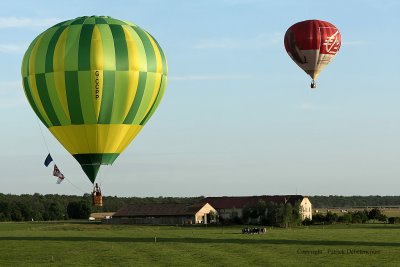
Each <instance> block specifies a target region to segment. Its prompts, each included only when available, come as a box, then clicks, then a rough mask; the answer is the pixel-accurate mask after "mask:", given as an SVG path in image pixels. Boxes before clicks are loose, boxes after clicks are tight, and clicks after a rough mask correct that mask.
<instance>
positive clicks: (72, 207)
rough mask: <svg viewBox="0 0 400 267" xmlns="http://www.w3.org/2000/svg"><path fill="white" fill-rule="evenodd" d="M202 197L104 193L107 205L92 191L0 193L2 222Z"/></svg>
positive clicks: (72, 215) (76, 215)
mask: <svg viewBox="0 0 400 267" xmlns="http://www.w3.org/2000/svg"><path fill="white" fill-rule="evenodd" d="M203 198H204V197H203V196H200V197H145V198H140V197H117V196H107V197H103V207H93V206H92V205H91V201H92V200H91V195H90V194H84V195H83V196H74V195H54V194H47V195H41V194H38V193H35V194H33V195H28V194H23V195H12V194H1V193H0V222H4V221H32V220H33V221H53V220H68V219H87V218H88V217H89V215H90V213H92V212H114V211H117V210H119V209H120V208H122V207H123V206H125V205H127V204H129V203H187V204H193V203H195V202H198V201H199V200H201V199H203Z"/></svg>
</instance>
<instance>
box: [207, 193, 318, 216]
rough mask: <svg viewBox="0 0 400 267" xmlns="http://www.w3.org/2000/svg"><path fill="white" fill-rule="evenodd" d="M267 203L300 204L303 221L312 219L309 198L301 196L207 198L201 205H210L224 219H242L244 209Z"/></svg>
mask: <svg viewBox="0 0 400 267" xmlns="http://www.w3.org/2000/svg"><path fill="white" fill-rule="evenodd" d="M260 200H262V201H264V202H265V203H269V202H274V203H276V204H280V203H282V204H286V203H290V204H291V205H292V206H295V205H296V204H297V203H299V206H300V213H301V218H302V220H304V219H306V218H309V219H310V220H311V219H312V205H311V202H310V200H309V199H308V197H305V196H301V195H279V196H265V195H264V196H244V197H226V196H224V197H207V198H205V199H203V200H202V201H201V203H209V204H210V205H211V206H213V207H214V208H215V209H216V210H217V212H218V215H219V216H220V217H221V218H223V219H233V218H235V217H242V213H243V208H244V207H246V206H251V205H255V204H256V203H257V202H258V201H260Z"/></svg>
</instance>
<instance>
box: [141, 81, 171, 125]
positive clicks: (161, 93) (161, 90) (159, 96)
mask: <svg viewBox="0 0 400 267" xmlns="http://www.w3.org/2000/svg"><path fill="white" fill-rule="evenodd" d="M166 87H167V76H165V75H163V76H162V77H161V83H160V88H159V89H158V93H157V98H156V100H155V101H154V103H153V106H152V107H151V109H150V110H149V112H148V113H147V115H146V116H145V117H144V119H143V120H142V121H141V122H140V125H143V126H144V125H145V124H146V123H147V122H148V121H149V119H150V118H151V116H153V114H154V112H155V111H156V109H157V107H158V105H159V104H160V102H161V99H162V98H163V96H164V92H165V88H166Z"/></svg>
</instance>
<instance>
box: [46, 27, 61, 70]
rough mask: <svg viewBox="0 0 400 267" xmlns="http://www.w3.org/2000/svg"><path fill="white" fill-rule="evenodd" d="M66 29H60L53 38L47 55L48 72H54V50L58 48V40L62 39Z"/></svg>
mask: <svg viewBox="0 0 400 267" xmlns="http://www.w3.org/2000/svg"><path fill="white" fill-rule="evenodd" d="M65 28H66V27H60V28H58V29H57V30H56V32H55V33H54V34H53V36H52V37H51V40H50V42H49V45H48V46H47V53H46V66H45V71H46V72H53V59H54V50H55V48H56V44H57V41H58V38H59V37H60V35H61V33H62V32H63V31H64V30H65Z"/></svg>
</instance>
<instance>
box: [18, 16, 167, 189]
mask: <svg viewBox="0 0 400 267" xmlns="http://www.w3.org/2000/svg"><path fill="white" fill-rule="evenodd" d="M22 80H23V86H24V91H25V95H26V97H27V99H28V101H29V103H30V105H31V106H32V108H33V110H34V111H35V113H36V115H37V116H38V117H39V119H40V120H41V121H42V122H43V124H44V125H46V127H47V128H48V129H49V130H50V132H51V133H52V134H53V135H54V136H55V137H56V138H57V139H58V141H60V143H61V144H62V145H63V146H64V147H65V148H66V149H67V150H68V151H69V153H71V154H72V155H73V156H74V157H75V159H76V160H77V161H78V162H79V163H80V164H81V166H82V168H83V170H84V171H85V173H86V174H87V176H88V177H89V179H90V181H92V183H94V181H95V179H96V175H97V172H98V170H99V168H100V165H102V164H112V163H113V162H114V161H115V159H116V158H117V157H118V155H119V154H120V153H122V151H123V150H124V149H125V148H126V147H127V146H128V145H129V143H130V142H131V141H132V140H133V139H134V138H135V136H136V135H137V134H138V133H139V131H140V130H141V129H142V127H143V126H144V125H145V124H146V123H147V121H148V120H149V119H150V117H151V116H152V115H153V113H154V111H155V110H156V109H157V106H158V105H159V103H160V101H161V98H162V97H163V94H164V91H165V87H166V84H167V61H166V58H165V55H164V53H163V51H162V50H161V47H160V46H159V44H158V43H157V41H156V40H155V39H154V38H153V37H152V36H151V35H150V34H149V33H147V32H146V31H144V30H143V29H141V28H139V27H138V26H136V25H134V24H132V23H129V22H126V21H121V20H117V19H113V18H111V17H106V16H91V17H79V18H76V19H73V20H68V21H64V22H61V23H59V24H56V25H54V26H53V27H51V28H49V29H48V30H46V31H45V32H43V33H42V34H40V35H39V36H38V37H36V39H35V40H33V42H32V43H31V45H30V46H29V48H28V50H27V51H26V53H25V56H24V59H23V62H22Z"/></svg>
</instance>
